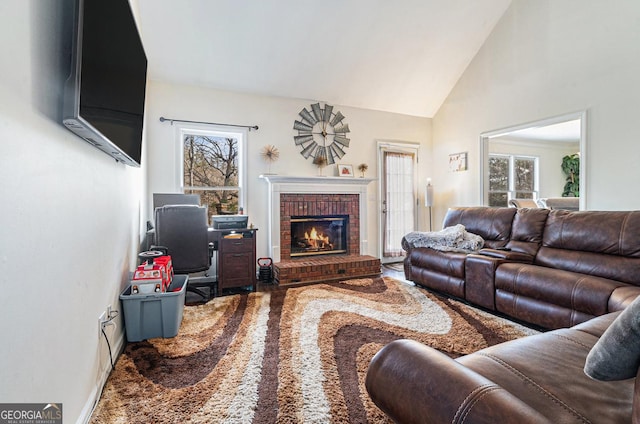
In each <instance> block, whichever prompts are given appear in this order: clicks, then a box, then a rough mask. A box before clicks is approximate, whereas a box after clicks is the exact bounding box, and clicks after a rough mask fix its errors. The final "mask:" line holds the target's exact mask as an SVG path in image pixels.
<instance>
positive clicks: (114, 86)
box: [62, 0, 147, 167]
mask: <svg viewBox="0 0 640 424" xmlns="http://www.w3.org/2000/svg"><path fill="white" fill-rule="evenodd" d="M75 6H76V9H75V19H74V25H75V29H74V39H73V45H72V51H71V72H70V75H69V78H68V79H67V81H66V84H65V88H64V106H63V115H62V122H63V124H64V125H65V127H67V128H68V129H69V130H71V131H73V132H74V133H75V134H77V135H79V136H80V137H82V138H83V139H85V140H86V141H87V142H89V143H91V144H92V145H94V146H95V147H97V148H98V149H100V150H102V151H104V152H105V153H107V154H109V155H111V156H112V157H113V158H115V159H116V161H118V162H122V163H125V164H127V165H131V166H136V167H137V166H140V157H141V153H142V128H143V123H144V99H145V92H146V83H147V57H146V55H145V52H144V48H143V46H142V41H141V39H140V34H139V33H138V28H137V26H136V22H135V20H134V18H133V13H132V11H131V6H130V5H129V0H108V1H107V0H76V4H75Z"/></svg>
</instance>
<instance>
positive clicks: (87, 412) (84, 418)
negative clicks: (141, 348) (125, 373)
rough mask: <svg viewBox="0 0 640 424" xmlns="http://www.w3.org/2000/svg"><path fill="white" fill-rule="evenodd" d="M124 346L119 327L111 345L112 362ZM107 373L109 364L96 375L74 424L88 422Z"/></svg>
mask: <svg viewBox="0 0 640 424" xmlns="http://www.w3.org/2000/svg"><path fill="white" fill-rule="evenodd" d="M124 346H125V337H124V328H121V329H120V331H119V332H118V337H117V339H116V342H115V343H114V345H113V351H112V354H113V363H114V364H115V363H116V361H117V360H118V357H119V356H120V354H121V353H122V351H123V350H124ZM109 374H111V366H108V367H106V368H105V369H103V370H102V372H101V373H100V375H99V376H98V381H97V383H96V386H95V387H94V388H93V390H92V391H91V393H90V394H89V398H88V399H87V402H86V403H85V404H84V408H82V411H81V412H80V416H79V417H78V420H77V421H76V424H87V423H88V422H89V419H91V414H92V413H93V410H94V409H95V407H96V405H97V404H98V401H99V400H100V396H101V395H102V389H103V388H104V385H105V384H106V383H107V378H109Z"/></svg>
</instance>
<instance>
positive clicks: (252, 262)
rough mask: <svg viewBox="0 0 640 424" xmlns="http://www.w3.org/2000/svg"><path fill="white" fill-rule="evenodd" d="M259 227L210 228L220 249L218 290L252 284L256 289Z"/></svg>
mask: <svg viewBox="0 0 640 424" xmlns="http://www.w3.org/2000/svg"><path fill="white" fill-rule="evenodd" d="M257 231H258V229H257V228H243V229H236V230H229V229H225V230H213V229H209V235H210V240H211V241H213V243H214V246H216V247H217V251H218V290H220V291H222V290H223V289H226V288H231V287H244V286H249V285H250V286H251V288H252V290H253V291H255V290H256V268H257V267H256V232H257Z"/></svg>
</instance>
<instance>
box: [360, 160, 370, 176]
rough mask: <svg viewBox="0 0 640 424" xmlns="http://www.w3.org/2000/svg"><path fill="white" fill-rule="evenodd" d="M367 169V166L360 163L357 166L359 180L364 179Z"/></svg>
mask: <svg viewBox="0 0 640 424" xmlns="http://www.w3.org/2000/svg"><path fill="white" fill-rule="evenodd" d="M367 169H369V165H367V164H366V163H361V164H360V165H358V171H360V178H364V173H365V172H367Z"/></svg>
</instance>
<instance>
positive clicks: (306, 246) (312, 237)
mask: <svg viewBox="0 0 640 424" xmlns="http://www.w3.org/2000/svg"><path fill="white" fill-rule="evenodd" d="M348 223H349V216H347V215H331V216H301V217H295V216H292V217H291V256H292V257H293V256H311V255H328V254H337V253H346V252H347V232H348V230H347V226H348Z"/></svg>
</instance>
